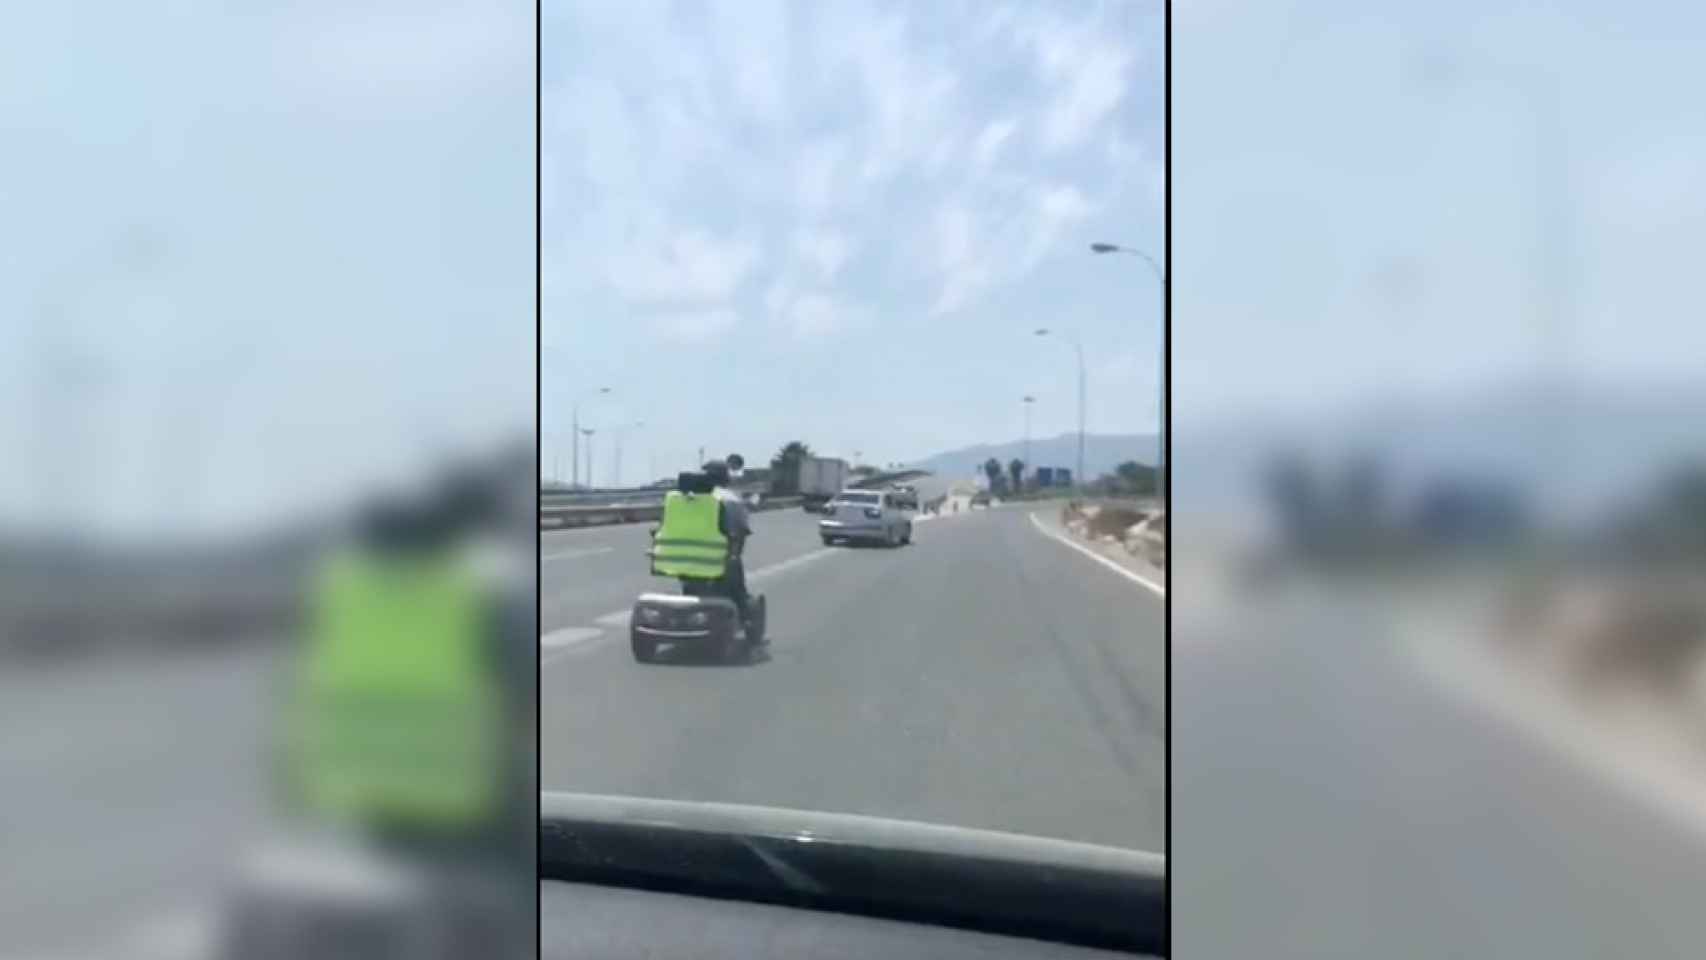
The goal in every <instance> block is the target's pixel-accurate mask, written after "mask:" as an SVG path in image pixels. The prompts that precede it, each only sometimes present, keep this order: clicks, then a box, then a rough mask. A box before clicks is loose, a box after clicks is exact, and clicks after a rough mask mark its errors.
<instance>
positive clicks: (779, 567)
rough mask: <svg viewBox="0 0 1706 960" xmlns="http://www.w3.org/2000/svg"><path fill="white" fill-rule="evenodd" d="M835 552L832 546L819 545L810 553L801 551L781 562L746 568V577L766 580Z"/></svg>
mask: <svg viewBox="0 0 1706 960" xmlns="http://www.w3.org/2000/svg"><path fill="white" fill-rule="evenodd" d="M835 552H837V551H836V549H835V548H834V547H819V548H818V549H816V550H813V551H812V552H811V553H802V554H800V555H799V556H797V557H792V558H790V559H787V560H783V561H782V562H781V563H772V564H771V565H770V566H768V567H759V568H758V569H757V570H748V571H747V573H746V578H747V579H748V580H767V579H769V578H770V577H773V576H775V575H776V574H778V573H781V572H782V571H784V570H792V569H793V568H795V567H798V566H801V565H803V564H806V563H809V562H811V561H813V560H816V559H817V558H818V557H824V556H828V555H829V554H832V553H835Z"/></svg>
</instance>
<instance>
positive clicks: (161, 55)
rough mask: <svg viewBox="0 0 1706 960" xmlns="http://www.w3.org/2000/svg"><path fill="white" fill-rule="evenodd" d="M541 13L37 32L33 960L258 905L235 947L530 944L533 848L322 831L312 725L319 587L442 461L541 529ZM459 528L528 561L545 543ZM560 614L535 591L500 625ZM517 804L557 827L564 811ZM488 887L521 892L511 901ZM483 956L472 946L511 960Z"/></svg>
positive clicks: (428, 7)
mask: <svg viewBox="0 0 1706 960" xmlns="http://www.w3.org/2000/svg"><path fill="white" fill-rule="evenodd" d="M533 23H534V8H533V5H532V4H531V3H507V4H477V3H467V2H463V0H424V2H418V3H407V4H399V3H393V2H390V0H361V2H357V3H353V4H340V5H335V6H301V5H263V6H260V7H257V6H255V5H231V4H222V3H214V2H210V0H188V2H180V3H171V4H164V5H160V4H131V3H117V2H106V3H89V4H78V5H76V6H75V7H72V6H67V5H61V4H37V5H33V6H30V7H27V8H25V7H18V8H15V9H11V10H9V11H8V17H7V25H6V29H5V30H3V31H0V101H3V106H0V113H3V114H4V115H5V117H6V120H7V122H6V124H5V131H4V132H3V133H0V179H3V180H4V181H5V182H6V183H7V184H9V185H11V187H12V188H13V189H10V190H9V191H8V197H7V204H6V208H7V212H6V217H5V222H6V232H7V240H8V242H7V243H6V251H7V252H6V256H5V257H0V450H3V451H4V452H5V455H4V457H3V458H0V459H3V460H4V463H5V468H4V469H3V470H0V770H4V771H5V775H4V780H5V783H6V797H5V800H4V802H0V958H10V957H54V956H66V957H98V956H109V957H166V956H177V957H206V956H217V955H220V953H221V952H224V953H226V955H232V953H231V950H229V949H224V950H223V951H222V948H229V947H231V946H232V943H233V941H231V940H230V937H232V936H233V935H234V932H235V931H236V930H237V929H238V928H236V927H234V926H233V925H232V922H231V921H233V920H234V919H237V918H244V917H257V916H258V917H260V918H262V920H263V926H264V929H265V933H264V935H263V934H259V933H257V930H260V929H262V927H257V926H256V925H254V924H249V925H247V926H245V927H243V928H242V929H243V930H244V931H245V936H246V939H244V940H242V941H240V942H237V950H236V953H235V955H239V956H255V957H258V956H265V955H268V954H269V953H270V954H277V953H279V952H283V953H285V954H287V955H294V956H324V957H333V956H340V955H361V956H379V955H385V947H384V944H385V943H386V942H395V940H394V939H393V937H392V936H391V935H393V934H396V933H398V932H401V933H403V934H405V935H407V936H409V937H412V938H414V939H415V944H416V946H415V947H414V948H413V949H411V951H410V955H414V956H420V955H431V954H432V950H431V949H430V947H428V946H423V945H422V943H421V941H420V937H422V936H425V935H426V934H427V932H428V931H426V930H425V929H424V928H423V927H422V924H421V923H420V922H419V918H420V917H421V916H423V913H422V911H423V910H427V909H430V908H432V907H433V906H434V905H435V904H442V903H445V902H447V898H448V899H449V900H454V901H456V902H458V903H460V904H462V905H463V906H464V908H465V909H463V910H461V911H460V912H451V911H449V910H441V911H437V912H435V913H433V914H431V915H432V916H437V917H441V918H448V919H451V920H453V923H452V924H451V925H452V926H454V927H459V928H463V929H466V928H468V927H471V926H475V925H478V924H476V921H479V922H481V923H484V924H485V925H487V926H490V925H491V924H493V923H498V924H501V925H502V926H504V927H505V928H509V929H513V930H516V931H525V932H526V933H527V934H528V935H529V936H531V931H532V929H533V918H532V903H533V895H532V893H531V876H532V866H531V856H530V855H524V854H517V853H515V852H514V850H515V849H516V848H517V847H516V844H511V849H510V850H508V851H503V850H500V848H499V846H498V845H497V844H496V843H495V842H493V843H485V842H483V841H475V842H471V843H468V844H464V845H463V846H462V847H461V848H458V849H459V852H458V853H457V854H455V855H450V854H442V853H441V854H437V855H434V856H432V857H425V856H421V855H416V854H415V853H414V852H413V851H412V850H411V848H410V847H409V845H408V844H397V843H390V844H389V845H387V846H384V847H383V848H382V849H381V848H376V847H375V844H376V843H378V842H380V841H376V840H375V839H374V838H372V837H369V836H366V835H364V834H363V832H362V831H359V830H355V829H352V828H351V827H350V826H349V825H347V824H337V825H330V824H327V823H326V822H324V818H316V817H310V816H307V815H305V814H304V813H303V812H302V811H300V810H299V809H297V808H295V807H293V805H292V804H291V803H290V802H289V796H288V791H287V790H286V786H285V785H286V782H287V780H288V779H289V776H290V774H289V764H288V763H287V761H286V757H287V756H288V755H289V750H288V749H287V747H288V737H287V734H288V733H289V729H288V727H287V725H286V722H285V721H286V719H287V716H288V715H287V713H286V710H287V709H288V708H289V707H290V705H291V704H292V703H293V702H294V701H295V700H297V699H300V697H301V694H300V690H299V688H300V687H301V679H300V675H301V672H302V671H303V669H304V658H305V654H306V647H305V645H304V641H305V640H306V639H308V638H309V637H310V636H312V635H313V634H314V632H315V628H314V627H313V625H312V624H311V623H310V622H309V620H308V619H306V618H304V617H303V616H302V614H303V612H304V611H305V610H307V609H309V608H310V607H311V606H312V605H313V601H314V598H313V597H312V596H311V590H312V589H313V588H312V585H313V584H314V583H315V582H316V579H317V578H319V577H320V576H321V571H322V568H323V566H324V564H325V559H326V558H327V557H328V555H329V554H328V551H331V550H333V549H335V548H338V547H347V546H348V545H349V544H350V543H351V542H352V540H353V539H355V538H356V534H357V530H358V526H357V521H358V520H359V518H360V517H361V516H362V515H363V514H364V512H366V511H368V510H370V508H372V507H373V506H375V504H377V503H379V502H380V501H390V502H419V501H420V500H421V499H422V498H426V497H431V496H433V495H434V494H433V491H435V490H443V489H444V488H446V481H447V480H449V479H451V474H449V473H447V472H446V471H447V470H454V471H455V474H456V475H458V476H465V475H466V472H467V471H470V470H475V471H483V472H484V473H485V474H486V475H488V476H490V477H493V478H506V480H505V482H507V484H508V486H509V488H510V489H511V490H512V491H513V492H515V493H516V495H518V496H520V497H522V498H524V499H526V500H527V501H528V502H529V509H528V511H524V513H527V512H531V510H532V507H531V501H532V496H533V490H534V488H535V482H534V476H535V466H534V455H533V453H532V449H533V444H532V434H533V432H534V431H533V419H534V404H533V395H534V383H533V377H532V371H533V369H534V363H535V338H534V329H535V316H534V314H535V311H534V302H533V301H534V291H535V269H534V264H535V256H534V217H535V202H534V201H535V196H534V194H535V189H534V185H535V167H536V162H535V144H534V137H533V129H534V105H535V102H536V98H535V95H534V90H535V64H534V56H533V53H534V29H533ZM518 437H519V446H517V442H518ZM450 539H451V540H455V541H458V542H460V543H462V544H464V545H467V546H472V545H473V544H474V543H475V542H477V541H478V542H485V543H488V544H494V543H495V544H507V547H504V546H500V547H496V548H494V549H495V552H497V553H503V552H505V551H506V550H507V551H508V552H510V553H516V552H518V551H523V550H524V551H525V554H526V556H528V557H531V556H532V555H533V553H534V550H533V541H534V534H533V532H532V531H531V530H530V529H528V526H527V525H526V524H524V525H523V526H522V527H521V528H519V532H517V531H510V530H507V529H504V528H503V526H502V524H501V523H500V522H496V521H491V520H487V521H483V522H481V523H471V524H466V525H464V528H463V529H462V530H461V531H460V532H459V533H458V534H457V536H455V537H452V538H450ZM524 566H525V569H528V570H531V566H530V565H524ZM533 604H534V600H533V597H532V584H531V582H530V579H529V580H528V581H527V582H520V581H517V582H515V583H513V584H512V587H511V588H510V595H509V596H508V597H506V599H505V600H504V601H502V603H500V604H498V606H505V605H507V607H508V608H512V610H511V612H512V613H514V612H515V610H524V611H531V610H532V609H533ZM510 629H511V631H512V632H513V631H514V630H515V629H518V628H516V627H513V626H512V627H511V628H510ZM519 629H520V634H525V636H521V639H520V643H521V645H522V649H521V650H520V657H518V658H512V659H515V660H518V661H525V662H527V663H531V662H532V661H533V660H534V659H535V654H534V644H535V641H534V640H533V633H534V632H533V631H532V629H531V625H524V626H522V627H520V628H519ZM490 631H491V634H492V638H493V639H497V638H498V632H499V631H498V628H497V627H491V628H490ZM520 634H517V635H518V636H519V635H520ZM500 646H501V643H500ZM398 651H399V652H400V654H401V655H402V659H403V661H404V662H405V663H406V662H407V660H408V659H409V657H410V656H411V655H412V651H411V649H410V648H409V647H408V646H403V645H398ZM511 689H512V690H523V689H527V690H531V686H530V685H529V684H528V683H527V682H526V681H525V679H524V680H523V681H522V682H518V683H515V684H513V686H512V687H511ZM505 704H506V706H508V707H511V708H525V709H527V710H530V709H531V706H532V698H531V694H529V695H528V696H527V697H525V698H517V697H515V696H513V695H511V696H508V697H507V699H506V701H505ZM521 726H522V725H521V724H519V723H518V724H517V726H516V729H517V730H519V729H520V728H521ZM527 730H528V737H527V738H526V740H525V741H517V742H515V743H514V744H513V747H514V750H515V751H518V752H519V753H520V754H522V755H525V756H528V757H531V755H532V751H533V743H532V738H531V727H530V726H528V727H527ZM499 789H500V792H502V793H503V794H504V795H505V796H506V797H509V798H511V800H512V801H514V802H512V804H511V806H510V807H509V808H507V810H506V815H507V816H508V825H509V826H510V827H512V828H513V829H512V830H511V833H512V834H514V833H515V832H516V831H520V833H519V834H517V835H519V836H524V837H530V835H531V831H532V829H533V827H532V823H531V819H532V817H531V810H532V803H533V801H532V800H531V797H532V796H533V793H532V790H531V787H530V786H529V787H527V788H526V789H523V788H522V787H520V786H516V785H514V784H511V783H508V782H506V783H504V784H503V785H502V786H501V787H500V788H499ZM523 804H524V805H525V808H526V810H527V811H529V812H528V814H527V815H526V816H522V815H521V814H519V813H517V811H518V810H520V809H521V808H522V805H523ZM523 820H525V821H527V822H526V823H525V824H524V823H523V822H522V821H523ZM500 832H501V831H500ZM356 837H360V838H361V839H360V841H359V843H358V842H357V841H356V840H355V839H352V838H356ZM375 849H381V852H377V853H375V852H372V851H374V850H375ZM362 850H367V851H369V852H367V853H365V854H364V853H362V852H361V851H362ZM281 851H283V852H281ZM405 854H407V855H405ZM506 858H507V859H506ZM523 861H525V863H524V862H523ZM473 863H479V864H481V868H480V870H478V871H474V872H476V873H479V874H480V876H481V877H482V882H481V883H478V884H477V883H475V882H474V881H472V880H469V879H468V875H469V872H470V871H469V865H470V864H473ZM494 878H495V879H496V880H501V881H502V883H508V884H510V885H511V886H512V887H514V888H517V889H520V890H522V891H523V893H524V895H522V896H518V897H516V898H514V899H511V900H508V901H503V899H502V898H498V899H499V901H500V902H507V904H508V905H507V906H506V907H505V908H504V909H503V910H502V911H496V910H495V908H488V907H489V905H490V904H491V903H493V902H494V898H493V897H491V896H490V889H489V888H490V883H491V882H492V881H493V880H494ZM477 887H478V888H479V889H478V892H477V893H476V888H477ZM451 888H455V890H457V891H459V892H463V893H462V895H459V896H457V897H449V895H448V893H447V892H446V891H448V890H450V889H451ZM517 910H519V911H520V913H519V914H518V913H517V912H516V911H517ZM286 912H288V913H290V914H291V915H292V917H293V920H294V922H290V923H287V922H284V919H283V917H282V916H281V915H282V914H283V913H286ZM269 918H270V919H269ZM386 931H389V933H387V932H386ZM480 939H481V945H480V946H479V947H478V948H477V949H469V948H467V947H466V944H465V943H464V948H463V949H461V950H460V951H457V950H454V949H450V948H447V949H446V950H441V951H439V952H440V954H443V953H445V952H449V953H452V954H455V953H458V952H459V953H460V955H464V956H482V957H484V956H493V955H497V954H498V953H499V951H500V949H501V946H500V945H499V944H498V943H497V941H495V940H493V939H492V938H490V937H486V936H482V937H481V938H480Z"/></svg>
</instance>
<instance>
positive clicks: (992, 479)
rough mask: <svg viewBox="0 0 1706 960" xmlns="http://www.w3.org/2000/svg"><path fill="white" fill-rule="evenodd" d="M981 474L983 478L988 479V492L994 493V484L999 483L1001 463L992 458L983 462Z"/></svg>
mask: <svg viewBox="0 0 1706 960" xmlns="http://www.w3.org/2000/svg"><path fill="white" fill-rule="evenodd" d="M983 473H984V475H985V476H987V477H989V489H990V492H992V493H993V492H994V491H995V487H996V484H998V483H1000V481H1001V461H999V460H997V459H995V458H994V457H990V458H989V459H988V460H985V461H983Z"/></svg>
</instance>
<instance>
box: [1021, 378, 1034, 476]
mask: <svg viewBox="0 0 1706 960" xmlns="http://www.w3.org/2000/svg"><path fill="white" fill-rule="evenodd" d="M1023 402H1024V404H1025V466H1027V467H1029V468H1031V469H1032V470H1033V471H1034V470H1035V469H1036V464H1034V463H1032V462H1031V404H1033V403H1036V402H1037V398H1036V397H1033V396H1031V395H1030V394H1026V395H1025V399H1024V401H1023Z"/></svg>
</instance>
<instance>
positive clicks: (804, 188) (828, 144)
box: [794, 138, 847, 214]
mask: <svg viewBox="0 0 1706 960" xmlns="http://www.w3.org/2000/svg"><path fill="white" fill-rule="evenodd" d="M846 156H847V145H846V143H845V142H844V141H842V140H839V139H834V138H825V139H822V140H817V141H814V142H811V143H808V144H806V145H805V146H804V147H803V148H801V149H800V150H799V151H797V153H796V155H795V165H794V200H795V202H796V203H797V204H799V206H800V207H801V209H802V212H804V213H806V214H818V213H823V212H825V211H828V210H830V209H833V208H835V207H837V206H839V205H840V204H841V203H843V202H845V194H844V193H843V191H844V189H845V183H844V181H845V179H846V178H845V176H844V170H845V167H846V163H847V161H846Z"/></svg>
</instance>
